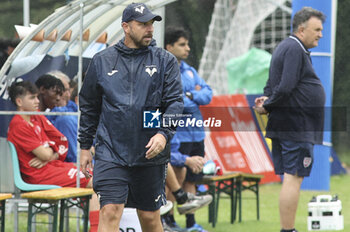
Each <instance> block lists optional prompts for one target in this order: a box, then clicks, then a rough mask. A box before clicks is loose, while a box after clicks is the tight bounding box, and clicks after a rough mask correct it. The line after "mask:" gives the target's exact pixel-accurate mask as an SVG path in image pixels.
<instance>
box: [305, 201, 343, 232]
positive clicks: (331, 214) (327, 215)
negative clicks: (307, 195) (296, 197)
mask: <svg viewBox="0 0 350 232" xmlns="http://www.w3.org/2000/svg"><path fill="white" fill-rule="evenodd" d="M308 209H309V216H308V218H307V227H308V230H309V231H315V230H343V229H344V218H343V215H342V213H341V210H342V206H341V201H340V200H339V199H338V197H337V196H334V197H332V196H331V195H319V196H317V197H313V198H312V199H311V201H310V202H309V203H308Z"/></svg>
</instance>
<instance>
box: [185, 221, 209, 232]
mask: <svg viewBox="0 0 350 232" xmlns="http://www.w3.org/2000/svg"><path fill="white" fill-rule="evenodd" d="M187 231H188V232H192V231H196V232H208V231H207V230H205V229H203V227H202V226H200V225H198V224H197V223H196V224H194V225H193V226H192V227H190V228H187Z"/></svg>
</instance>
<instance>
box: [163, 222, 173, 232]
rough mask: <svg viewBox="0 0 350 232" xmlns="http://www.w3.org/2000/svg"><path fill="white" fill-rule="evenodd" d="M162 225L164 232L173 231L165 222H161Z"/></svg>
mask: <svg viewBox="0 0 350 232" xmlns="http://www.w3.org/2000/svg"><path fill="white" fill-rule="evenodd" d="M162 225H163V231H164V232H173V230H172V229H171V228H170V226H168V224H166V222H165V221H163V222H162Z"/></svg>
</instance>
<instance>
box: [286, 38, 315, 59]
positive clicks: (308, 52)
mask: <svg viewBox="0 0 350 232" xmlns="http://www.w3.org/2000/svg"><path fill="white" fill-rule="evenodd" d="M289 38H291V39H293V40H295V41H296V42H297V43H298V44H299V45H300V47H301V48H302V49H303V50H304V52H305V53H306V55H310V53H311V52H310V51H309V50H308V49H307V48H306V47H305V45H304V44H303V42H301V40H300V39H299V38H298V37H297V36H295V35H290V36H289Z"/></svg>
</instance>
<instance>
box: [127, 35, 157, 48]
mask: <svg viewBox="0 0 350 232" xmlns="http://www.w3.org/2000/svg"><path fill="white" fill-rule="evenodd" d="M145 38H151V40H144V39H145ZM130 39H131V40H132V41H133V42H134V44H135V45H136V47H139V48H143V47H147V46H148V45H150V44H151V41H152V35H146V36H143V37H141V38H137V37H136V36H135V35H134V33H130Z"/></svg>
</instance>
